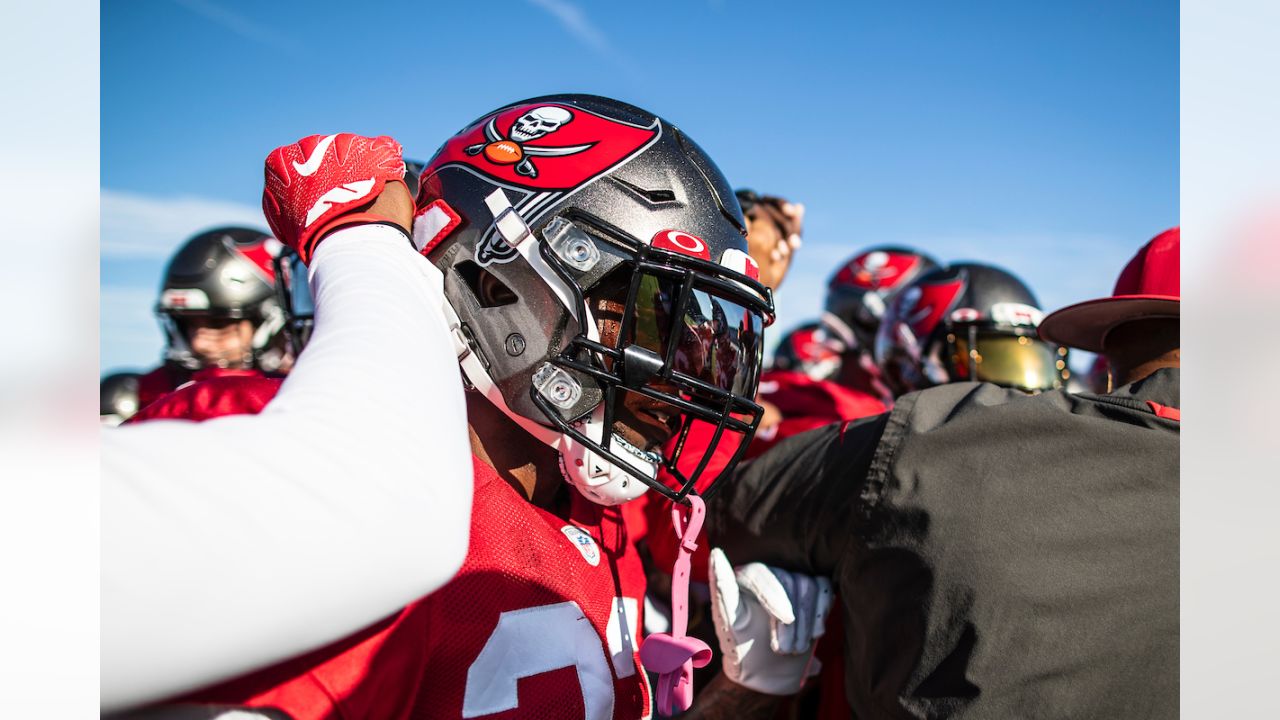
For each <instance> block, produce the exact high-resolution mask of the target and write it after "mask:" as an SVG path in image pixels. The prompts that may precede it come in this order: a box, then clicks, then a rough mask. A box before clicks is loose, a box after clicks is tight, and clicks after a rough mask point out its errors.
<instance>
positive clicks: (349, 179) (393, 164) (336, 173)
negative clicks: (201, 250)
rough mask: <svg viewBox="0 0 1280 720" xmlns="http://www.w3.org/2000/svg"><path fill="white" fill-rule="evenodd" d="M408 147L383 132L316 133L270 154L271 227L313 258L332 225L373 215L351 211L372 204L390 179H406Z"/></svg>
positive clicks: (266, 207)
mask: <svg viewBox="0 0 1280 720" xmlns="http://www.w3.org/2000/svg"><path fill="white" fill-rule="evenodd" d="M403 152H404V150H403V149H402V148H401V147H400V143H398V142H396V141H395V140H393V139H391V138H389V137H387V136H386V135H380V136H378V137H376V138H367V137H364V136H363V135H353V134H351V133H339V134H337V135H311V136H310V137H305V138H302V139H301V140H299V141H298V142H296V143H294V144H292V145H285V146H283V147H278V148H276V149H275V150H272V151H271V154H270V155H268V156H267V168H266V186H265V187H264V188H263V190H262V211H263V213H265V214H266V216H267V223H268V224H269V225H270V226H271V231H272V232H273V233H275V236H276V237H277V238H279V239H280V241H281V242H283V243H284V244H285V245H288V246H289V247H291V248H293V249H295V250H297V251H298V255H299V256H301V257H302V261H303V262H306V263H309V262H311V255H312V253H313V252H314V251H315V246H316V244H317V243H318V242H319V241H320V238H322V237H323V236H324V234H325V233H326V232H328V231H329V230H333V229H335V228H337V227H339V226H341V225H346V224H349V223H352V222H362V221H365V222H367V221H369V220H373V219H380V218H374V217H373V216H368V217H365V216H363V215H361V214H358V213H356V214H351V210H353V209H354V208H357V207H361V206H364V205H368V204H369V203H371V202H373V201H374V199H376V198H377V197H378V195H379V194H380V193H381V192H382V188H383V186H384V185H386V183H387V181H388V180H396V181H400V182H404V158H403V157H402V155H403Z"/></svg>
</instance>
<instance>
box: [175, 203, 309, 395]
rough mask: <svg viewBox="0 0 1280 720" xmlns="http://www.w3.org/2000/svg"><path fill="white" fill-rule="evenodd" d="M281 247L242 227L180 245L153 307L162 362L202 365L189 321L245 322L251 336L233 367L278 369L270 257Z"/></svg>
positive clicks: (280, 319) (278, 317)
mask: <svg viewBox="0 0 1280 720" xmlns="http://www.w3.org/2000/svg"><path fill="white" fill-rule="evenodd" d="M282 247H283V246H282V245H281V244H280V242H279V241H277V240H276V239H275V238H273V237H271V236H270V235H267V234H266V233H263V232H260V231H258V230H253V229H251V228H243V227H221V228H216V229H213V230H209V231H206V232H203V233H200V234H199V235H196V236H195V237H193V238H191V239H190V240H187V241H186V242H185V243H183V245H182V247H180V248H179V249H178V252H177V253H176V254H175V255H174V256H173V258H172V259H171V260H170V261H169V265H168V267H167V268H166V269H165V273H164V281H163V284H162V285H161V287H160V298H159V300H158V301H157V302H156V306H155V312H156V315H157V317H158V318H159V319H160V325H161V328H162V329H163V330H164V333H165V358H166V360H168V361H170V362H173V363H176V364H178V365H180V366H182V367H184V368H186V369H188V370H198V369H201V368H203V367H204V366H205V365H206V364H207V363H206V362H205V361H204V360H203V359H202V358H200V357H199V356H198V355H197V354H196V353H195V352H193V351H192V349H191V345H190V342H189V337H190V333H189V330H190V327H189V324H190V322H191V321H192V320H193V319H196V318H200V319H206V320H248V321H250V323H252V325H253V328H254V330H253V337H252V340H251V342H250V345H249V347H247V348H246V349H245V352H244V357H243V358H241V359H239V362H237V363H234V364H235V365H237V366H240V367H255V366H256V367H259V368H260V369H263V370H267V371H271V370H275V369H276V368H277V367H279V365H280V363H281V362H282V361H283V355H284V348H283V347H282V343H281V342H280V341H279V339H280V331H281V330H282V329H283V327H284V315H283V313H282V312H281V310H280V307H279V305H278V303H277V301H276V291H275V265H274V258H275V256H276V255H277V254H279V252H280V249H281V248H282Z"/></svg>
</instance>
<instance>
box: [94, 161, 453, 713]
mask: <svg viewBox="0 0 1280 720" xmlns="http://www.w3.org/2000/svg"><path fill="white" fill-rule="evenodd" d="M397 153H398V147H397ZM322 170H323V168H322ZM313 175H318V173H313ZM336 182H341V179H340V178H339V179H338V180H337V181H336ZM386 188H387V189H388V191H389V192H390V193H392V194H393V196H394V195H395V194H397V193H398V194H399V196H398V197H393V196H388V197H387V199H385V200H384V199H383V198H382V197H381V196H379V200H378V201H377V202H375V203H374V204H373V207H368V206H367V204H368V203H367V201H366V206H364V207H360V208H359V209H358V210H359V212H361V213H362V214H363V215H364V220H363V222H365V223H372V224H360V225H353V226H348V227H344V228H341V229H337V230H336V231H335V232H333V233H332V234H331V235H329V236H328V237H327V238H325V239H324V241H323V243H322V244H320V245H319V246H318V247H316V246H315V245H314V243H312V247H314V248H315V252H314V257H313V259H312V264H311V273H312V282H313V285H312V286H313V288H314V291H315V294H316V313H317V316H316V326H315V333H314V335H313V336H312V339H311V342H310V343H309V345H308V346H307V351H306V352H305V353H303V355H302V356H301V358H300V359H299V361H298V364H297V366H296V367H295V368H294V370H293V372H292V373H291V374H290V376H289V378H288V379H287V380H286V381H285V383H284V385H283V386H282V387H281V389H280V392H279V394H278V395H277V397H276V399H275V400H274V401H273V402H272V403H271V404H269V405H268V406H267V407H266V408H265V409H264V410H263V412H262V414H260V415H256V416H242V417H227V418H219V419H215V420H210V421H208V422H205V423H202V424H195V423H190V422H185V421H177V420H162V421H155V422H152V423H147V424H144V425H139V426H135V427H128V428H119V429H109V430H106V431H104V432H103V434H102V474H103V476H102V534H101V536H102V560H101V572H102V581H101V582H102V587H101V591H102V594H101V613H102V635H101V642H102V649H101V660H102V662H101V667H102V678H101V693H102V694H101V698H102V699H101V702H102V707H103V709H104V710H107V711H110V710H116V709H122V708H126V707H129V706H133V705H137V704H140V703H144V702H148V701H152V700H158V699H162V698H164V697H166V696H170V695H173V694H176V693H181V692H184V691H187V690H191V689H195V688H197V687H200V686H203V685H207V684H210V683H213V682H216V681H219V680H223V679H226V678H229V677H232V676H235V675H239V674H242V673H245V672H248V671H250V670H254V669H257V668H259V667H262V666H265V665H269V664H272V663H275V662H277V661H280V660H283V659H285V658H288V657H291V656H293V655H296V654H298V653H301V652H303V651H306V650H309V649H312V648H315V647H319V646H322V645H324V644H327V643H329V642H331V641H333V640H336V639H339V638H341V637H343V636H345V635H348V634H350V633H351V632H353V631H355V630H358V629H360V628H361V627H364V626H366V625H368V624H370V623H372V622H374V621H376V620H378V619H379V618H381V617H383V616H385V615H387V614H390V613H392V612H394V611H395V610H396V609H398V608H400V607H402V606H403V605H405V604H406V603H408V602H410V601H412V600H414V599H416V598H418V597H420V596H422V595H424V594H426V593H428V592H430V591H431V590H433V589H434V588H436V587H438V586H440V585H441V584H443V583H444V582H446V581H447V580H448V579H449V578H450V577H451V576H452V575H453V573H454V572H455V571H456V570H457V568H458V566H459V564H460V563H461V561H462V558H463V556H464V554H465V551H466V546H467V532H468V526H469V516H470V501H471V485H472V483H471V476H472V466H471V455H470V450H469V444H468V441H467V434H466V426H467V424H466V411H465V405H464V401H463V390H462V385H461V381H460V380H459V376H458V367H457V361H456V358H455V355H454V349H453V342H452V339H451V336H450V332H449V330H448V328H447V327H446V324H445V320H444V318H443V316H442V314H441V313H440V312H439V308H440V303H441V302H443V297H442V280H441V277H440V274H439V272H438V271H437V270H436V269H435V268H434V267H433V266H432V265H431V264H430V263H429V262H428V261H427V260H426V259H425V258H423V257H422V256H421V255H419V254H418V253H417V252H416V251H414V249H413V248H412V246H411V245H410V242H409V239H408V236H407V235H406V234H405V233H404V231H403V228H404V227H406V226H407V224H408V222H409V218H410V217H411V208H412V203H411V202H409V201H408V199H407V195H408V193H407V191H406V190H405V188H404V185H403V183H400V182H387V184H386ZM385 194H386V193H384V195H385ZM397 207H398V208H399V210H396V209H395V208H397ZM304 210H305V208H304ZM378 210H381V211H382V219H383V220H385V223H386V224H381V223H379V220H378V218H379V216H378V215H377V214H376V213H375V211H378ZM277 232H278V233H279V230H277ZM282 239H283V238H282ZM295 242H296V239H295Z"/></svg>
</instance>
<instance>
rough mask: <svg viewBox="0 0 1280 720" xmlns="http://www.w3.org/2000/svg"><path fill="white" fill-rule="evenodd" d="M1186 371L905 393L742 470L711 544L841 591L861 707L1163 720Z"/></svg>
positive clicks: (1173, 677)
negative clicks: (1038, 386) (1032, 392)
mask: <svg viewBox="0 0 1280 720" xmlns="http://www.w3.org/2000/svg"><path fill="white" fill-rule="evenodd" d="M1178 381H1179V373H1178V371H1177V370H1161V371H1158V372H1156V373H1155V374H1153V375H1152V376H1150V377H1148V378H1147V379H1145V380H1143V381H1141V382H1138V383H1134V384H1132V385H1129V386H1125V387H1123V388H1120V389H1119V390H1117V391H1115V392H1113V393H1111V394H1109V395H1103V396H1097V395H1087V394H1080V395H1074V394H1069V393H1066V392H1048V393H1043V394H1040V395H1036V396H1028V395H1024V394H1022V393H1019V392H1017V391H1012V390H1005V389H1003V388H999V387H996V386H993V385H987V384H974V383H963V384H954V385H946V386H942V387H937V388H932V389H929V390H926V391H923V392H919V393H913V394H910V395H907V396H904V397H903V398H901V399H900V400H899V401H898V403H897V405H896V406H895V408H894V409H893V411H892V412H891V413H888V414H886V415H881V416H878V417H875V418H868V419H865V420H860V421H856V422H854V423H850V424H848V425H845V426H841V425H832V426H828V427H826V428H822V429H819V430H814V431H812V432H810V433H805V434H804V435H799V436H796V437H794V438H791V439H789V440H788V441H786V442H784V443H782V444H780V445H779V446H778V447H777V448H775V449H773V450H771V451H770V452H768V453H766V454H765V455H763V456H761V457H760V458H757V459H756V460H755V461H753V462H751V463H747V464H745V465H743V466H742V468H741V469H740V470H739V472H738V476H737V477H736V478H735V479H734V481H732V482H726V483H722V487H721V488H720V489H719V490H718V491H717V493H716V495H715V496H714V497H713V498H712V499H711V501H710V503H709V508H708V522H709V530H710V534H711V540H712V542H713V543H714V544H715V545H717V546H719V547H722V548H724V549H725V552H726V553H727V554H728V557H729V558H730V560H731V561H733V562H734V563H743V562H747V561H751V560H760V561H764V562H768V563H772V564H777V565H781V566H784V567H790V568H793V569H796V570H801V571H805V572H809V573H813V574H825V575H830V576H831V577H832V578H833V579H834V581H835V583H836V588H837V592H838V594H839V596H840V605H841V610H842V612H843V619H844V626H845V664H846V675H845V691H846V695H847V697H848V699H849V702H850V705H851V706H852V708H853V710H854V714H855V716H856V717H859V718H944V717H965V718H1125V719H1133V718H1172V717H1176V716H1177V714H1178V422H1177V421H1175V420H1171V419H1166V418H1162V417H1157V415H1156V414H1155V413H1154V412H1153V409H1152V407H1151V405H1150V404H1149V403H1148V402H1147V401H1152V402H1154V403H1157V404H1158V405H1160V406H1167V407H1172V408H1177V407H1178V405H1179V397H1178V395H1179V393H1178Z"/></svg>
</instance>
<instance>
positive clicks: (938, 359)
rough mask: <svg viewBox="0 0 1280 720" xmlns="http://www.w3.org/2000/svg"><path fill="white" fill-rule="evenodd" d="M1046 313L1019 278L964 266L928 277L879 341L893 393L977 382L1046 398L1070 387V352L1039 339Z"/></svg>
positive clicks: (905, 296) (894, 307) (905, 292)
mask: <svg viewBox="0 0 1280 720" xmlns="http://www.w3.org/2000/svg"><path fill="white" fill-rule="evenodd" d="M1043 317H1044V313H1043V312H1042V311H1041V310H1040V304H1039V302H1037V301H1036V298H1035V295H1033V294H1032V293H1031V290H1030V289H1029V288H1027V286H1026V285H1025V284H1024V283H1023V282H1022V281H1021V280H1019V279H1018V278H1017V277H1016V276H1014V275H1013V274H1012V273H1010V272H1008V271H1006V270H1002V269H1000V268H997V267H992V266H991V265H983V264H980V263H957V264H954V265H950V266H947V267H944V268H939V269H937V270H933V271H931V272H929V273H926V274H925V275H922V276H921V277H920V278H918V279H917V280H916V281H915V282H913V283H911V284H910V285H908V286H907V287H905V288H903V289H902V291H901V292H900V293H899V294H898V295H897V297H895V298H894V300H893V302H892V303H890V305H889V309H888V311H887V312H886V313H885V317H884V322H883V323H882V324H881V325H880V331H879V332H878V333H877V334H876V360H877V362H879V364H880V367H881V369H882V370H883V372H884V379H885V381H886V382H888V383H889V385H890V386H891V387H892V388H893V390H894V391H895V392H896V393H898V394H902V393H907V392H911V391H913V390H919V389H921V388H926V387H930V386H933V385H942V384H945V383H951V382H962V381H967V380H975V381H982V382H990V383H995V384H996V385H1003V386H1005V387H1011V388H1017V389H1019V390H1024V391H1026V392H1040V391H1043V390H1049V389H1053V388H1059V387H1062V386H1063V384H1064V383H1065V382H1066V379H1067V377H1068V376H1069V371H1068V370H1067V350H1066V348H1063V347H1058V346H1056V345H1051V344H1050V343H1047V342H1044V341H1043V340H1041V339H1040V338H1039V337H1038V336H1037V335H1036V328H1037V327H1038V326H1039V325H1040V321H1041V320H1042V319H1043Z"/></svg>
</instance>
